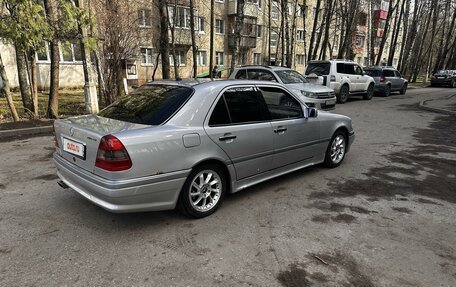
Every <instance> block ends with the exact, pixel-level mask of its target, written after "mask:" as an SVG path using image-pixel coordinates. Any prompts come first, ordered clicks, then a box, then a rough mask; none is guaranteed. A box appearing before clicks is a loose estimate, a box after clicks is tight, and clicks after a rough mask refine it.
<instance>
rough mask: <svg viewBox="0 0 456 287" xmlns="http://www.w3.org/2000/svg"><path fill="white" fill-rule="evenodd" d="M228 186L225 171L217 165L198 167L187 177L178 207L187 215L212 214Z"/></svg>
mask: <svg viewBox="0 0 456 287" xmlns="http://www.w3.org/2000/svg"><path fill="white" fill-rule="evenodd" d="M226 186H227V185H226V179H225V175H224V172H223V170H222V169H221V168H220V167H218V166H217V165H212V164H211V165H204V166H200V167H197V168H195V169H194V170H193V171H192V172H191V173H190V175H189V176H188V177H187V180H186V181H185V184H184V187H183V188H182V190H181V193H180V195H179V199H178V202H177V207H178V209H179V211H180V212H181V213H182V214H184V215H185V216H187V217H192V218H202V217H205V216H208V215H211V214H212V213H214V212H215V211H216V210H217V208H218V207H219V206H220V204H221V203H222V201H223V198H224V196H225V192H226Z"/></svg>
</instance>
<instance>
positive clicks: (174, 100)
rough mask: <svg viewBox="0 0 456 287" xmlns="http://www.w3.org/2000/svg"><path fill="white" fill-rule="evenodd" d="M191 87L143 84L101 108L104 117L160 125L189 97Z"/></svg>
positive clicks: (191, 90) (100, 113)
mask: <svg viewBox="0 0 456 287" xmlns="http://www.w3.org/2000/svg"><path fill="white" fill-rule="evenodd" d="M192 94H193V89H192V88H188V87H182V86H175V85H145V86H142V87H140V88H138V89H136V90H135V91H133V92H131V93H129V94H128V95H125V96H122V97H120V98H119V99H118V100H117V101H115V102H114V103H112V104H111V105H109V106H107V107H106V108H104V109H103V110H101V111H100V112H99V113H98V115H99V116H101V117H105V118H110V119H115V120H120V121H125V122H131V123H138V124H145V125H160V124H162V123H164V122H165V121H166V120H167V119H168V118H169V117H171V116H172V115H173V114H174V113H176V112H177V111H178V110H179V109H180V107H182V106H183V105H184V103H185V102H186V101H187V100H188V99H189V98H190V97H191V95H192Z"/></svg>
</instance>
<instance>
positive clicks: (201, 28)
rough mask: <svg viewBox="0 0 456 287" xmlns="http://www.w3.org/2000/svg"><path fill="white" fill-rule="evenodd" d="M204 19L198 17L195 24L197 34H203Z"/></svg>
mask: <svg viewBox="0 0 456 287" xmlns="http://www.w3.org/2000/svg"><path fill="white" fill-rule="evenodd" d="M204 22H205V21H204V17H198V22H197V26H198V28H197V29H198V31H199V32H204Z"/></svg>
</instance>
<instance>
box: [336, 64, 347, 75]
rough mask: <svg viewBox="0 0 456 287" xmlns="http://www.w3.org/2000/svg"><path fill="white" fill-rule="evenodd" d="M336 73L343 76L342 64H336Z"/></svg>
mask: <svg viewBox="0 0 456 287" xmlns="http://www.w3.org/2000/svg"><path fill="white" fill-rule="evenodd" d="M336 66H337V72H338V73H339V74H345V64H344V63H337V65H336Z"/></svg>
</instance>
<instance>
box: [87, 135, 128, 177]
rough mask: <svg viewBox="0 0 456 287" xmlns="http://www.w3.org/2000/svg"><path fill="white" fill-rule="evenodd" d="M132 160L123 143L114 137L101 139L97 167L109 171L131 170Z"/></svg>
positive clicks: (108, 136)
mask: <svg viewBox="0 0 456 287" xmlns="http://www.w3.org/2000/svg"><path fill="white" fill-rule="evenodd" d="M131 165H132V164H131V159H130V156H129V155H128V152H127V150H126V149H125V147H124V145H123V144H122V142H121V141H120V140H119V139H118V138H116V137H115V136H113V135H107V136H104V137H102V138H101V140H100V145H99V146H98V152H97V160H96V162H95V166H96V167H99V168H101V169H104V170H109V171H122V170H127V169H129V168H131Z"/></svg>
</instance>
